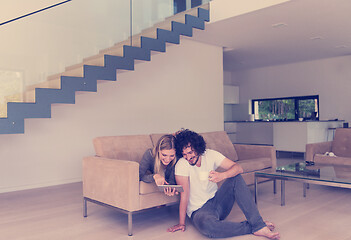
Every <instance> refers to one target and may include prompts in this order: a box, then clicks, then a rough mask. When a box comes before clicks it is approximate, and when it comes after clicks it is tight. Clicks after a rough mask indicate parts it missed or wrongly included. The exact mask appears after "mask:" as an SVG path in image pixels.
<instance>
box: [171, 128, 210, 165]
mask: <svg viewBox="0 0 351 240" xmlns="http://www.w3.org/2000/svg"><path fill="white" fill-rule="evenodd" d="M175 137H176V154H177V157H178V158H182V157H183V149H184V148H186V147H187V146H188V145H189V144H190V146H191V148H192V149H193V150H194V151H195V152H196V153H197V154H198V155H202V154H203V153H204V152H205V150H206V142H205V140H204V138H203V137H202V136H201V135H200V134H198V133H196V132H193V131H190V130H189V129H184V130H181V131H179V132H177V133H176V135H175Z"/></svg>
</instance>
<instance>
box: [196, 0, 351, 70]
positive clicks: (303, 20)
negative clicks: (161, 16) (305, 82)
mask: <svg viewBox="0 0 351 240" xmlns="http://www.w3.org/2000/svg"><path fill="white" fill-rule="evenodd" d="M350 13H351V0H291V1H289V2H285V3H282V4H278V5H275V6H272V7H268V8H265V9H261V10H258V11H254V12H251V13H247V14H243V15H240V16H236V17H233V18H229V19H225V20H222V21H218V22H214V23H212V24H208V25H207V26H206V31H197V32H196V34H195V36H194V37H195V38H196V39H197V40H199V41H202V42H206V43H210V44H215V45H219V46H223V47H224V48H223V55H224V57H223V58H224V70H228V71H237V70H242V69H248V68H257V67H265V66H273V65H280V64H287V63H294V62H300V61H309V60H316V59H322V58H330V57H337V56H345V55H350V54H351V18H350V17H349V14H350Z"/></svg>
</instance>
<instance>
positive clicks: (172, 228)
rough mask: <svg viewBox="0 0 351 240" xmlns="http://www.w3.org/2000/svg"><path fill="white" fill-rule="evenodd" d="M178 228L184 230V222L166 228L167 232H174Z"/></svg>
mask: <svg viewBox="0 0 351 240" xmlns="http://www.w3.org/2000/svg"><path fill="white" fill-rule="evenodd" d="M179 230H180V231H182V232H184V231H185V230H186V227H185V224H177V225H174V226H173V227H170V228H168V229H167V232H176V231H179Z"/></svg>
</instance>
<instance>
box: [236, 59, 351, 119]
mask: <svg viewBox="0 0 351 240" xmlns="http://www.w3.org/2000/svg"><path fill="white" fill-rule="evenodd" d="M350 66H351V56H345V57H338V58H329V59H322V60H316V61H309V62H299V63H293V64H287V65H280V66H272V67H265V68H258V69H251V70H246V71H241V72H239V71H238V72H233V74H232V78H233V81H234V82H237V81H239V82H240V103H242V104H247V103H248V102H249V100H250V99H255V98H275V97H291V96H304V95H319V104H320V107H319V110H320V120H329V119H335V118H338V119H341V120H346V121H347V122H350V121H351V111H349V105H350V102H351V95H350V92H351V68H350Z"/></svg>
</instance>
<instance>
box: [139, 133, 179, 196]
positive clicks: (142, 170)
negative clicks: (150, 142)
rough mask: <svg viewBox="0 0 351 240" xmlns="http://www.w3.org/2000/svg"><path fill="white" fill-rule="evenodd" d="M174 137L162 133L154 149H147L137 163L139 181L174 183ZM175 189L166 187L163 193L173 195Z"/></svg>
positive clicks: (157, 183)
mask: <svg viewBox="0 0 351 240" xmlns="http://www.w3.org/2000/svg"><path fill="white" fill-rule="evenodd" d="M176 160H177V159H176V150H175V137H174V136H173V135H171V134H167V135H163V136H162V137H161V138H160V139H159V140H158V141H157V143H156V146H155V147H154V149H148V150H146V152H145V153H144V155H143V158H142V159H141V161H140V165H139V178H140V181H143V182H146V183H152V182H155V183H156V185H165V184H171V185H173V184H176V181H175V176H174V167H175V163H176ZM174 192H175V189H166V190H165V194H167V195H169V196H172V195H174Z"/></svg>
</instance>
